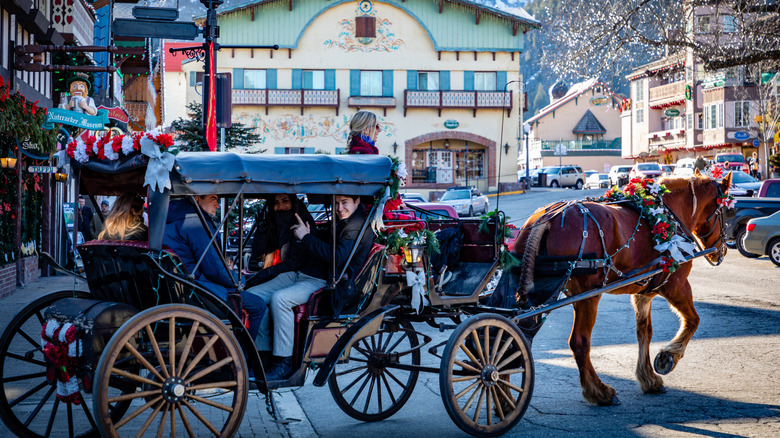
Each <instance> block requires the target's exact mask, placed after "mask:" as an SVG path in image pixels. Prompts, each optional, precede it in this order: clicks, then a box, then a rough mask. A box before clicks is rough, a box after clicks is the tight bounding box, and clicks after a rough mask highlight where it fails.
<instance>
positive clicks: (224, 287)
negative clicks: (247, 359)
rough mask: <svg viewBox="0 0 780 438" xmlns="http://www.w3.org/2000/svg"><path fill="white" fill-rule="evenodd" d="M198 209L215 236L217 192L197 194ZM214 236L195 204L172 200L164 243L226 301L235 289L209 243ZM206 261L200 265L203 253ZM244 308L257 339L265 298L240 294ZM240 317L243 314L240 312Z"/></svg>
mask: <svg viewBox="0 0 780 438" xmlns="http://www.w3.org/2000/svg"><path fill="white" fill-rule="evenodd" d="M195 200H196V202H197V205H198V208H199V209H200V210H201V212H203V215H204V216H205V217H206V225H208V227H209V229H210V230H211V233H212V235H213V234H214V233H216V232H217V219H216V216H215V215H216V214H217V208H218V207H219V197H218V196H217V195H203V196H195ZM210 240H211V238H209V235H208V233H207V232H206V230H205V228H203V225H202V224H201V222H200V218H199V217H198V213H197V211H196V210H195V207H194V206H193V205H192V203H190V202H189V200H188V199H178V200H174V201H171V203H170V206H169V207H168V218H167V222H166V224H165V237H164V238H163V245H166V246H168V247H169V248H170V249H171V250H172V251H173V252H174V253H175V254H176V255H177V256H179V258H180V259H181V261H182V264H184V266H185V267H186V268H187V271H188V272H189V273H191V274H194V275H195V281H196V282H197V283H198V284H200V285H201V286H203V287H204V288H206V289H207V290H208V291H210V292H212V293H213V294H214V295H216V296H218V297H220V298H222V299H223V300H227V297H228V291H229V290H232V289H235V287H236V286H235V284H234V283H233V280H232V279H231V275H230V274H229V273H228V271H227V270H226V269H225V268H224V267H223V266H222V260H220V257H219V254H218V253H217V250H216V249H215V248H214V245H213V244H210ZM204 252H205V253H206V255H205V256H204V257H203V261H202V262H201V263H200V265H199V266H198V269H197V271H196V270H195V266H196V265H197V264H198V260H200V258H201V255H202V254H203V253H204ZM241 300H242V301H243V307H244V309H245V310H246V311H247V313H249V327H247V329H248V331H249V335H250V336H251V337H252V339H254V338H255V337H256V336H257V331H258V329H259V327H260V321H261V320H262V318H263V313H265V309H266V304H265V301H263V299H262V298H260V297H259V296H257V295H254V294H247V293H246V291H244V292H242V293H241ZM239 316H240V315H239Z"/></svg>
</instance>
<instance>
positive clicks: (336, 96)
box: [233, 89, 341, 116]
mask: <svg viewBox="0 0 780 438" xmlns="http://www.w3.org/2000/svg"><path fill="white" fill-rule="evenodd" d="M340 95H341V93H340V90H338V89H337V90H268V89H263V90H233V105H259V106H264V107H265V114H266V115H268V107H271V106H297V107H300V108H301V115H303V109H304V108H306V107H329V108H335V110H336V115H337V116H338V115H339V100H340Z"/></svg>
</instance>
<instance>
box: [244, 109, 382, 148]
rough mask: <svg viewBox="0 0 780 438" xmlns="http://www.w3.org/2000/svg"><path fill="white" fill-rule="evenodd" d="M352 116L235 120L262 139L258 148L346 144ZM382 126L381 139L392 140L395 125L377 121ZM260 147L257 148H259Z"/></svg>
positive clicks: (247, 117) (248, 115) (252, 116)
mask: <svg viewBox="0 0 780 438" xmlns="http://www.w3.org/2000/svg"><path fill="white" fill-rule="evenodd" d="M350 117H351V114H345V115H342V116H338V117H335V116H315V115H313V114H309V115H306V116H301V115H297V114H284V115H282V116H279V117H268V116H262V115H261V114H259V113H251V112H241V113H239V114H238V115H237V116H236V117H235V119H234V120H235V121H236V122H237V123H243V124H244V125H245V126H249V127H253V128H255V132H256V133H257V134H258V135H260V136H261V137H262V140H261V141H260V145H264V144H267V143H268V142H290V141H293V142H300V143H303V142H306V141H309V140H315V139H332V140H335V141H337V142H339V143H345V144H346V141H347V134H348V130H349V118H350ZM379 123H380V124H381V125H382V132H381V134H380V138H382V137H384V138H393V137H395V133H396V126H395V124H394V123H391V122H387V121H386V120H382V119H381V118H380V121H379ZM258 146H259V145H258Z"/></svg>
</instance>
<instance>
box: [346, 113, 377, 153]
mask: <svg viewBox="0 0 780 438" xmlns="http://www.w3.org/2000/svg"><path fill="white" fill-rule="evenodd" d="M379 131H381V129H380V127H379V120H378V119H377V117H376V114H374V113H372V112H371V111H358V112H357V113H355V115H354V116H352V120H350V121H349V137H347V154H362V155H376V154H378V153H379V149H377V147H376V145H375V143H376V137H377V135H378V134H379Z"/></svg>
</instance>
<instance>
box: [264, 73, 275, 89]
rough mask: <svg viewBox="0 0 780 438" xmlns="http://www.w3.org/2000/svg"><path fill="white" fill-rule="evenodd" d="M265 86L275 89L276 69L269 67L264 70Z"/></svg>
mask: <svg viewBox="0 0 780 438" xmlns="http://www.w3.org/2000/svg"><path fill="white" fill-rule="evenodd" d="M265 87H266V88H268V89H269V90H276V69H275V68H269V69H268V70H266V71H265Z"/></svg>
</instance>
